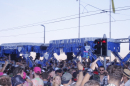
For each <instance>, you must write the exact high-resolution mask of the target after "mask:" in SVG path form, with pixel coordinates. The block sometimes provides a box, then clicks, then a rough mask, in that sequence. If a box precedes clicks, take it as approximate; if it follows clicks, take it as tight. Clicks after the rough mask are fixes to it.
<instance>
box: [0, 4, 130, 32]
mask: <svg viewBox="0 0 130 86" xmlns="http://www.w3.org/2000/svg"><path fill="white" fill-rule="evenodd" d="M89 5H90V4H89ZM90 6H92V5H90ZM125 7H130V6H125ZM125 7H119V8H125ZM96 8H97V7H96ZM97 9H99V10H98V11H101V9H100V8H97ZM116 9H117V8H116ZM128 9H130V8H127V9H121V10H128ZM121 10H116V11H121ZM102 11H103V12H100V13H95V14H90V15H85V16H81V17H86V16H91V15H96V14H101V13H105V12H110V11H105V10H102ZM91 12H94V11H91ZM95 12H96V11H95ZM86 13H88V12H86ZM81 14H82V13H81ZM76 15H78V14H75V15H70V16H66V17H61V18H57V19H52V20H48V21H53V20H58V19H62V18H67V17H71V16H76ZM76 18H78V17H74V18H68V19H62V20H58V21H53V22H47V21H44V22H47V23H44V24H51V23H56V22H61V21H67V20H71V19H76ZM42 23H43V22H39V23H33V24H28V25H23V26H18V27H14V28H7V29H2V30H0V31H1V32H2V31H8V30H16V29H21V28H27V27H34V26H38V25H40V24H42Z"/></svg>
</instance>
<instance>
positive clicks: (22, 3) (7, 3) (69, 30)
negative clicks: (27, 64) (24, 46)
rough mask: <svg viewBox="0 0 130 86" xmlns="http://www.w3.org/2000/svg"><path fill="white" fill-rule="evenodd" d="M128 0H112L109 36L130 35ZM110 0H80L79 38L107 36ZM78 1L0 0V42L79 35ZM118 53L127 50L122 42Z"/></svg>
mask: <svg viewBox="0 0 130 86" xmlns="http://www.w3.org/2000/svg"><path fill="white" fill-rule="evenodd" d="M129 3H130V0H114V4H115V8H116V9H115V10H116V13H115V14H114V13H112V18H111V20H112V21H113V22H112V23H111V25H112V26H111V28H112V35H111V36H112V38H128V36H130V4H129ZM109 5H110V0H81V5H80V8H81V11H80V13H81V35H80V36H81V38H84V37H103V34H106V35H107V37H109V12H103V11H102V10H105V11H109ZM78 12H79V3H78V1H77V0H0V44H1V43H17V42H36V43H42V42H43V36H44V33H43V31H44V27H42V26H41V24H43V25H44V26H45V28H46V43H49V41H50V40H58V39H70V38H77V37H78ZM121 45H122V46H121V55H122V56H125V55H126V54H127V53H128V51H129V45H128V44H121Z"/></svg>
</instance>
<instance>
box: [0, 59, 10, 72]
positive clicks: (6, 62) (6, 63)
mask: <svg viewBox="0 0 130 86" xmlns="http://www.w3.org/2000/svg"><path fill="white" fill-rule="evenodd" d="M7 65H8V61H5V64H4V67H3V68H2V70H1V72H4V70H5V68H6V66H7Z"/></svg>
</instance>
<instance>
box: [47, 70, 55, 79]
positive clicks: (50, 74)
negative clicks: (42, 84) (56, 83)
mask: <svg viewBox="0 0 130 86" xmlns="http://www.w3.org/2000/svg"><path fill="white" fill-rule="evenodd" d="M48 74H49V76H50V77H54V76H55V71H54V69H53V68H49V69H48Z"/></svg>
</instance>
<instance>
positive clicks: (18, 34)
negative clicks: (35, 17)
mask: <svg viewBox="0 0 130 86" xmlns="http://www.w3.org/2000/svg"><path fill="white" fill-rule="evenodd" d="M128 20H130V19H125V20H116V21H111V22H117V21H128ZM105 23H109V22H101V23H95V24H89V25H83V26H81V27H86V26H93V25H99V24H105ZM72 28H78V26H77V27H70V28H63V29H57V30H50V31H46V32H52V31H59V30H67V29H72ZM37 33H43V32H41V31H40V32H33V33H26V34H18V35H10V36H0V37H11V36H13V37H16V36H20V35H29V34H37Z"/></svg>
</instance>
